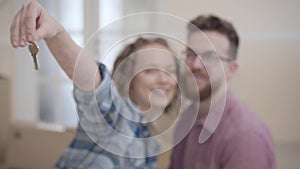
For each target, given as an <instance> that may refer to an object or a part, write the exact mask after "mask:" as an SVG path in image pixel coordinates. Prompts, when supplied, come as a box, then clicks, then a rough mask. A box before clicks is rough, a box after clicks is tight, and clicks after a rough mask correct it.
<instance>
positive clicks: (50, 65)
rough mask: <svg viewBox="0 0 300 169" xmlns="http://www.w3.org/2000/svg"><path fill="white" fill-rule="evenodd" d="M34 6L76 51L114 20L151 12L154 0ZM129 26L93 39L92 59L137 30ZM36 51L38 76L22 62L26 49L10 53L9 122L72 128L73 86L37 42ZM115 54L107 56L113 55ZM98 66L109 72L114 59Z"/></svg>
mask: <svg viewBox="0 0 300 169" xmlns="http://www.w3.org/2000/svg"><path fill="white" fill-rule="evenodd" d="M39 2H40V3H41V4H42V6H43V7H44V8H46V10H47V11H48V12H49V13H50V14H51V15H52V16H53V17H55V18H56V19H57V20H59V21H60V23H61V24H62V25H63V26H64V27H65V28H66V29H67V31H68V32H69V33H70V34H71V36H72V38H73V39H74V40H75V41H76V42H77V44H79V45H80V46H83V45H84V41H86V40H87V39H88V38H89V36H90V35H91V33H93V31H96V29H97V28H103V27H105V25H108V24H109V23H110V22H112V21H113V20H116V19H120V18H121V17H122V16H124V15H127V14H130V13H134V12H144V11H152V10H154V9H153V7H154V6H155V5H154V4H155V1H153V0H147V1H140V0H115V1H110V0H99V1H84V0H63V1H61V0H54V1H49V0H39ZM20 3H21V2H20ZM70 4H71V5H72V7H70ZM94 4H99V6H98V7H97V6H96V7H95V6H94ZM19 5H21V4H19ZM85 7H86V8H85ZM87 7H90V8H88V10H86V11H85V10H84V9H87ZM111 9H114V10H111ZM90 16H92V17H93V18H90ZM95 19H96V20H97V22H95ZM95 23H99V25H95ZM149 24H150V23H148V22H147V21H145V23H140V26H143V27H145V26H146V27H147V26H149ZM130 25H132V23H122V24H121V25H119V26H118V27H114V28H113V29H108V30H105V31H104V32H101V34H99V36H98V37H96V38H95V40H96V41H97V42H98V43H96V44H97V46H96V49H95V50H93V53H92V54H93V56H95V57H98V58H97V59H99V56H101V55H103V54H104V53H105V52H106V50H107V49H108V48H109V47H110V46H107V45H109V44H110V42H115V41H117V40H119V38H121V37H122V35H123V34H124V31H130V29H136V28H137V27H136V26H135V25H134V24H133V25H132V26H133V27H130ZM93 29H94V30H93ZM39 46H40V51H39V55H38V60H39V65H40V70H39V71H35V70H34V69H33V63H32V60H30V59H28V57H22V55H24V53H28V51H26V50H27V49H21V50H18V51H16V53H15V55H16V57H14V59H15V60H14V61H13V62H14V63H16V66H15V73H14V79H13V81H14V83H13V84H14V86H13V88H14V90H13V91H14V93H13V97H14V100H15V102H14V103H13V104H14V105H13V107H14V108H13V114H14V117H13V120H17V121H30V122H40V121H42V122H47V123H53V124H61V125H65V126H68V127H76V126H77V122H78V121H77V113H76V105H75V103H74V99H73V96H72V89H73V84H72V82H71V80H70V79H69V78H68V77H67V76H66V74H65V73H64V72H63V71H62V70H61V68H60V67H59V65H58V63H57V62H56V60H55V59H54V58H53V56H51V53H50V51H49V49H48V48H47V46H46V44H45V42H44V41H40V42H39ZM120 47H121V46H120ZM118 52H119V51H118V50H115V51H114V53H113V54H111V55H112V56H116V55H117V53H118ZM102 61H103V62H104V63H105V64H106V65H107V66H108V68H109V69H111V68H112V63H113V61H114V57H109V58H106V59H105V60H102Z"/></svg>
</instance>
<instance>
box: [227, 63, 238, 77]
mask: <svg viewBox="0 0 300 169" xmlns="http://www.w3.org/2000/svg"><path fill="white" fill-rule="evenodd" d="M238 69H239V63H238V62H237V61H236V60H235V61H232V62H230V63H229V64H228V67H227V71H226V79H227V80H229V79H230V78H231V77H232V76H233V75H234V74H235V73H236V72H237V71H238Z"/></svg>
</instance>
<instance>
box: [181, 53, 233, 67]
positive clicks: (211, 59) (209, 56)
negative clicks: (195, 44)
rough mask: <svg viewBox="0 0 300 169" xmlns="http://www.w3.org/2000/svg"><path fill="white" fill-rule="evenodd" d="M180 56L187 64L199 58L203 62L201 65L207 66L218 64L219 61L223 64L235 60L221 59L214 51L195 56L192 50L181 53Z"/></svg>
mask: <svg viewBox="0 0 300 169" xmlns="http://www.w3.org/2000/svg"><path fill="white" fill-rule="evenodd" d="M182 56H183V58H184V59H185V60H186V62H188V63H192V62H194V61H195V59H196V58H198V57H199V58H200V59H201V61H203V63H204V64H205V65H208V66H210V65H214V64H216V63H218V62H219V60H221V61H224V62H231V61H233V60H235V59H234V58H225V57H222V56H220V55H218V54H217V53H216V52H214V51H207V52H203V53H201V54H197V53H195V52H194V51H192V50H187V51H183V52H182Z"/></svg>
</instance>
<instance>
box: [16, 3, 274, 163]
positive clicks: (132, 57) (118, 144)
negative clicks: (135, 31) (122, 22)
mask: <svg viewBox="0 0 300 169" xmlns="http://www.w3.org/2000/svg"><path fill="white" fill-rule="evenodd" d="M188 32H189V33H188V47H186V51H185V52H184V56H185V63H186V65H187V67H188V69H189V71H190V72H191V73H192V75H189V74H187V75H185V79H184V80H185V82H186V84H185V85H186V88H187V91H186V94H187V96H188V97H189V98H191V99H192V100H198V102H199V103H195V102H192V104H191V105H190V106H189V108H188V109H187V110H186V111H184V113H180V110H179V109H180V106H181V102H182V100H183V97H180V96H181V92H182V91H180V90H179V89H180V86H179V85H178V82H179V81H180V79H181V77H180V71H179V67H178V65H179V64H178V59H176V57H174V56H175V54H174V53H173V52H172V50H171V49H170V47H169V45H168V44H167V42H166V41H165V40H164V39H161V38H156V39H145V38H139V39H137V40H136V41H135V42H133V43H132V44H130V45H128V46H127V47H126V48H125V49H124V50H123V51H122V52H121V54H120V55H119V57H118V58H117V60H116V62H115V65H114V70H113V73H112V77H111V76H110V74H109V73H108V71H107V70H106V68H105V66H104V65H102V64H101V63H100V64H97V63H96V62H95V61H94V60H93V59H92V58H91V57H89V56H88V54H85V53H81V55H80V57H79V54H80V52H81V50H82V49H81V48H80V47H79V46H77V45H76V44H75V43H74V41H73V40H72V39H71V38H70V36H69V34H68V33H67V32H66V31H65V29H64V28H63V27H62V26H61V25H60V24H59V23H58V22H57V21H56V20H54V19H53V18H52V17H51V16H50V15H49V14H48V13H47V12H46V11H45V10H44V8H42V7H41V5H40V4H39V3H37V2H36V1H31V2H29V3H28V4H26V5H24V6H23V7H22V9H20V10H19V12H18V13H17V15H16V16H15V18H14V20H13V23H12V25H11V43H12V46H13V47H25V46H26V45H27V42H34V41H37V40H40V39H44V40H45V42H46V43H47V46H48V48H49V49H50V51H51V52H52V54H53V55H54V57H55V58H56V60H57V61H58V63H59V64H60V66H61V67H62V69H63V70H64V71H65V72H66V74H67V75H68V76H69V77H70V78H71V79H72V80H73V82H74V98H75V101H76V103H77V110H78V117H79V120H80V123H79V126H78V129H77V133H76V137H75V138H74V140H73V141H72V143H71V145H70V146H69V148H68V149H67V150H66V151H65V153H64V154H63V156H62V157H61V158H60V160H59V161H58V162H57V164H56V166H55V168H105V169H108V168H124V169H125V168H126V169H131V168H142V169H147V168H155V167H156V164H157V160H158V159H157V156H158V155H159V154H160V153H161V152H162V151H161V149H162V147H164V146H165V145H167V146H168V145H169V141H168V136H171V135H172V134H170V135H167V136H166V137H165V138H167V141H166V140H164V138H160V137H151V136H157V135H160V134H163V133H165V132H164V131H165V130H167V129H169V128H172V127H174V125H173V124H174V123H175V122H177V121H178V123H176V130H175V136H174V138H175V141H174V142H175V143H177V142H178V144H177V145H176V146H175V147H174V148H173V153H172V158H171V166H170V168H172V169H200V168H205V169H215V168H224V169H241V168H259V169H273V168H275V159H274V158H275V157H274V150H273V143H272V140H271V136H270V134H269V131H268V129H267V128H266V127H265V125H264V124H263V123H262V122H261V121H260V120H259V119H258V117H256V115H255V114H254V113H253V112H251V111H250V110H248V109H247V108H246V107H245V106H243V105H242V104H241V103H240V102H239V101H237V100H236V99H235V98H234V97H233V95H232V93H231V91H230V90H229V89H227V88H226V83H225V82H226V81H227V80H229V79H230V78H231V77H232V76H233V75H234V74H235V72H236V71H237V70H238V63H237V61H236V57H237V49H238V45H239V38H238V35H237V33H236V31H235V29H234V28H233V26H232V25H231V24H230V23H229V22H227V21H224V20H222V19H220V18H218V17H215V16H199V17H197V18H195V19H194V20H192V21H191V23H190V24H189V25H188ZM207 39H209V42H210V43H208V40H207ZM211 44H213V46H212V45H211ZM199 56H200V57H199ZM221 72H222V73H221ZM124 74H125V75H126V76H124ZM112 79H113V80H112ZM193 82H195V84H196V89H197V92H195V87H194V85H193V84H194V83H193ZM212 93H213V94H212ZM127 98H129V99H127ZM200 102H201V104H200ZM221 102H222V103H223V104H224V105H223V106H221V107H222V110H223V111H222V113H223V114H221V116H218V113H219V112H220V111H215V112H214V111H212V112H210V110H211V107H212V110H214V107H218V105H217V106H215V105H214V103H221ZM199 104H200V107H198V106H197V105H199ZM208 112H209V113H208ZM179 115H180V116H181V118H180V120H178V118H177V117H178V116H179ZM210 115H212V116H210ZM194 117H195V118H194ZM211 117H212V118H211ZM220 117H222V118H220ZM193 119H194V120H196V122H195V123H192V122H193ZM211 119H212V120H211ZM170 133H172V131H171V132H170ZM199 136H200V137H199ZM201 136H203V137H201ZM201 138H202V139H201ZM159 143H160V144H159Z"/></svg>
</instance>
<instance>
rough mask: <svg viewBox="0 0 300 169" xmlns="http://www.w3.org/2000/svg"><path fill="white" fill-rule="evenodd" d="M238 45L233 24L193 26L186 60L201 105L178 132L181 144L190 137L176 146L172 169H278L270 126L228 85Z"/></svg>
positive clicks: (200, 21)
mask: <svg viewBox="0 0 300 169" xmlns="http://www.w3.org/2000/svg"><path fill="white" fill-rule="evenodd" d="M238 45H239V37H238V34H237V32H236V30H235V29H234V27H233V26H232V24H231V23H229V22H228V21H225V20H223V19H220V18H218V17H216V16H199V17H197V18H195V19H194V20H192V21H191V22H190V23H189V25H188V47H187V49H186V51H185V56H186V60H185V61H186V64H187V66H188V68H189V69H190V71H191V72H192V74H193V76H194V77H189V76H187V79H186V81H187V86H188V87H187V90H188V91H187V94H188V96H189V97H190V98H193V97H197V96H195V95H193V93H195V92H192V91H189V89H190V87H189V82H190V81H192V80H195V81H196V83H197V86H198V91H199V95H198V96H200V106H199V108H195V107H197V106H194V105H195V104H194V105H192V106H191V107H190V108H188V110H187V111H186V112H185V113H184V117H183V119H182V121H181V123H180V124H179V125H178V127H177V131H176V134H175V139H177V140H175V141H178V139H179V138H182V136H185V135H186V133H187V132H188V133H187V135H186V136H185V137H184V139H183V140H181V141H180V143H179V144H178V145H176V146H175V147H174V150H173V155H172V164H171V167H170V168H171V169H221V168H222V169H274V168H276V166H275V155H274V148H273V143H272V138H271V135H270V133H269V131H268V129H267V127H266V126H265V125H264V124H263V123H262V122H261V121H260V119H259V118H258V117H257V116H256V115H255V113H254V112H252V111H250V110H249V109H248V108H246V107H245V106H244V105H242V104H241V103H240V102H239V101H238V100H237V99H236V98H235V97H234V96H233V94H232V92H231V91H230V89H228V88H227V86H226V81H228V80H230V79H231V77H232V76H233V75H234V74H235V73H236V72H237V70H238V63H237V60H236V59H237V49H238ZM192 78H193V79H192ZM198 98H199V97H198ZM196 100H197V99H196ZM195 113H197V119H196V122H195V123H194V125H193V126H192V128H191V129H190V128H189V127H188V126H189V125H190V122H191V120H192V119H191V118H190V117H193V114H195ZM189 129H190V130H189Z"/></svg>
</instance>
